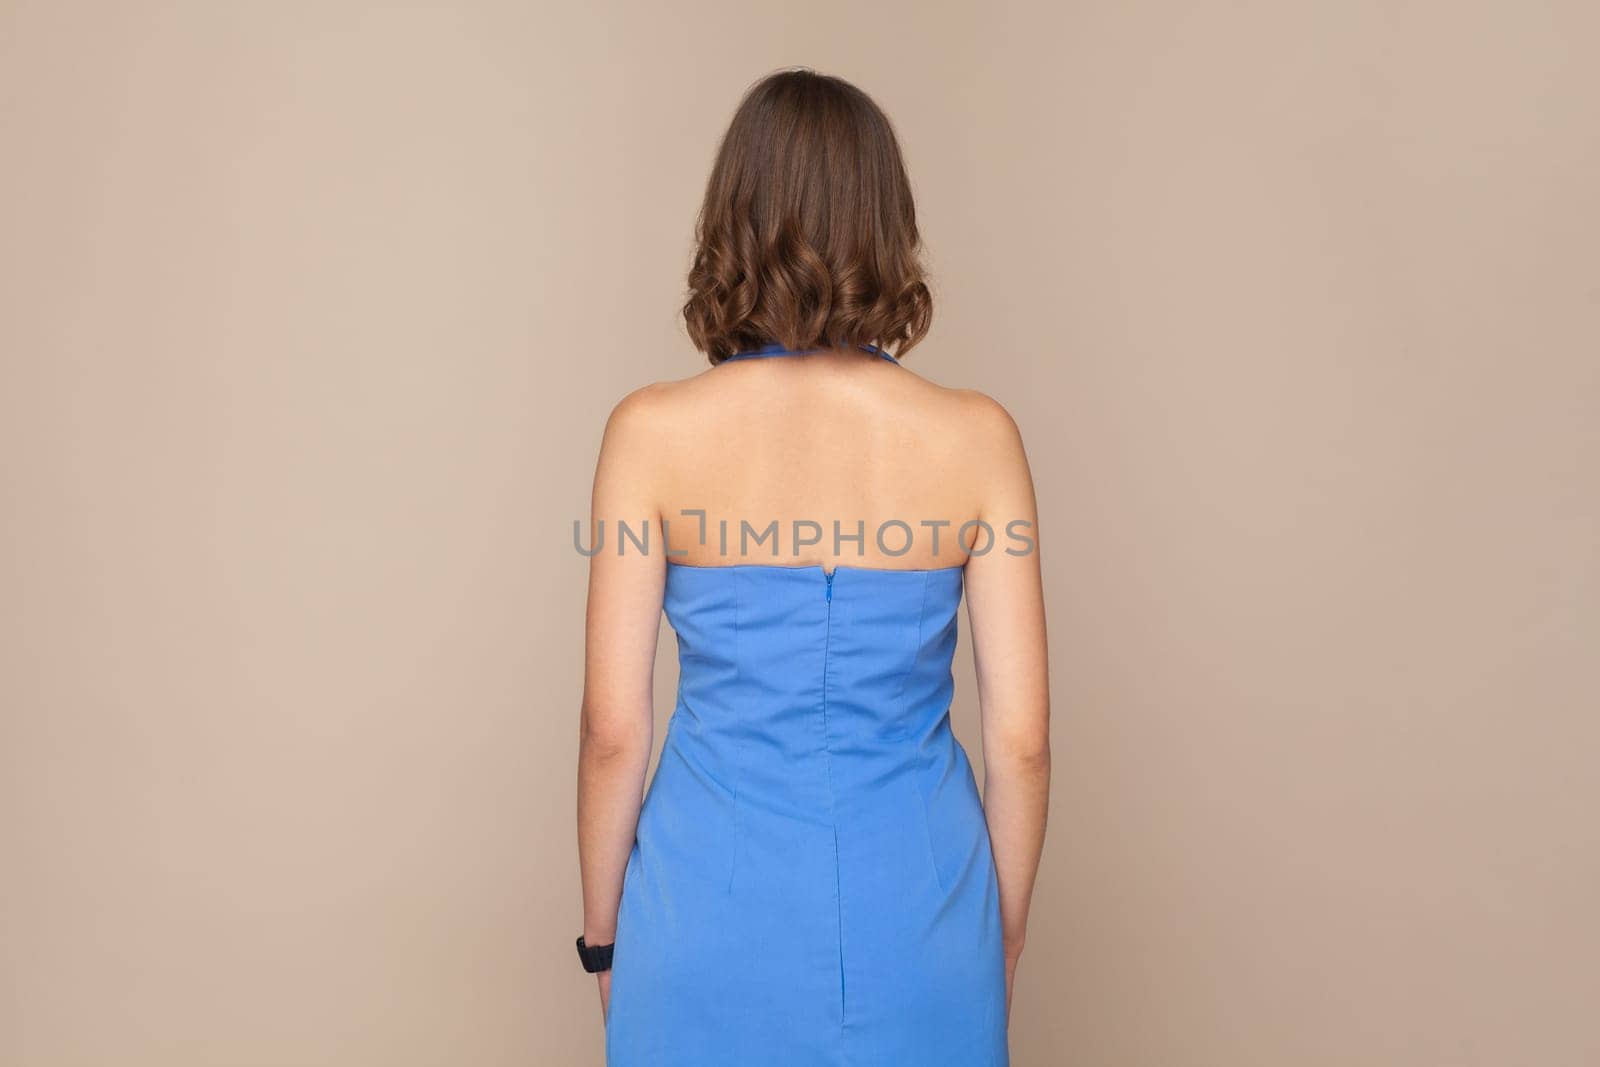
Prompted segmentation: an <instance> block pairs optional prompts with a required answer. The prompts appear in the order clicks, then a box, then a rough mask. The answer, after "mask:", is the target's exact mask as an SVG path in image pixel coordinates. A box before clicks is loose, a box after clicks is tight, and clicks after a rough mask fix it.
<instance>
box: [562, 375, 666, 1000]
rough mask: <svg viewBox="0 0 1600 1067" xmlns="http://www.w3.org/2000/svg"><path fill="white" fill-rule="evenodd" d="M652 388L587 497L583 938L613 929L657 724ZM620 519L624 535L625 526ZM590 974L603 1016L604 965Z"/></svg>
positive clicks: (613, 442) (609, 440)
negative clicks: (597, 542)
mask: <svg viewBox="0 0 1600 1067" xmlns="http://www.w3.org/2000/svg"><path fill="white" fill-rule="evenodd" d="M650 392H651V390H650V389H648V388H647V389H644V390H640V391H639V392H636V393H633V394H631V395H630V396H628V397H627V398H626V399H624V400H623V401H622V402H621V403H620V404H618V405H617V407H616V409H615V410H614V411H613V412H612V413H611V418H610V419H609V420H608V421H607V422H606V430H605V437H604V439H603V441H602V443H601V446H600V460H599V463H598V465H597V467H596V469H595V479H594V494H593V500H592V505H591V516H590V527H589V529H590V536H591V537H595V538H600V539H601V541H602V544H601V548H600V550H599V551H598V552H596V553H595V555H593V556H592V557H591V558H590V560H589V605H588V611H587V622H586V626H585V652H584V675H583V706H582V712H581V716H580V719H579V730H578V864H579V867H580V869H581V871H582V877H583V938H584V942H585V943H586V944H590V945H606V944H610V943H612V942H613V941H614V940H615V937H616V929H617V908H618V906H619V904H620V903H621V899H622V878H623V873H624V872H625V871H626V869H627V865H628V856H629V853H630V852H631V851H632V849H633V842H634V834H635V831H636V830H637V828H638V821H639V808H640V805H641V803H642V802H643V798H644V782H645V772H646V770H647V769H648V766H649V762H650V746H651V743H652V734H653V730H654V718H653V708H652V692H653V689H654V674H655V655H656V641H657V638H658V636H659V633H660V626H661V598H662V589H663V584H664V581H665V577H666V569H665V567H666V558H665V545H663V544H662V542H661V522H660V512H659V509H658V507H657V505H656V502H655V493H654V487H653V485H652V464H653V452H654V450H653V448H652V445H651V441H650V438H651V437H652V436H653V435H652V433H651V426H650V423H651V412H650V406H651V398H650ZM620 523H625V524H626V525H627V526H628V530H629V533H631V535H632V536H631V537H628V536H624V535H623V530H622V529H621V527H620V525H619V524H620ZM602 524H603V525H602ZM602 529H603V530H604V534H603V535H602V534H601V530H602ZM646 538H648V540H646ZM637 541H643V542H644V544H645V545H647V546H648V550H647V551H642V550H641V549H640V548H639V546H638V544H637ZM591 545H592V543H591ZM596 977H597V978H598V980H599V991H600V1007H601V1013H602V1017H604V1015H605V1013H606V1012H607V1011H609V1008H610V992H611V972H610V971H602V972H600V973H599V974H598V975H597V976H596Z"/></svg>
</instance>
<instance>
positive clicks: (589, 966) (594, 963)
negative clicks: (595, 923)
mask: <svg viewBox="0 0 1600 1067" xmlns="http://www.w3.org/2000/svg"><path fill="white" fill-rule="evenodd" d="M615 947H616V942H612V943H611V944H609V945H586V944H584V943H583V936H582V935H581V934H580V935H579V936H578V958H579V959H580V960H582V961H583V969H584V970H586V971H588V972H589V973H590V974H594V973H595V972H597V971H609V970H610V969H611V950H612V949H613V948H615Z"/></svg>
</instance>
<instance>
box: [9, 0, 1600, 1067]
mask: <svg viewBox="0 0 1600 1067" xmlns="http://www.w3.org/2000/svg"><path fill="white" fill-rule="evenodd" d="M1597 35H1600V15H1597V13H1596V8H1595V6H1594V5H1593V4H1587V3H1582V2H1578V0H1573V2H1567V3H1539V2H1513V0H1502V2H1499V3H1445V2H1443V0H1437V2H1425V3H1405V4H1399V3H1384V2H1378V0H1358V2H1353V3H1352V2H1343V0H1339V2H1336V0H1322V2H1320V3H1305V2H1295V3H1265V2H1261V3H1226V4H1225V3H1217V2H1206V3H1180V2H1177V0H1169V2H1167V3H1149V2H1137V3H1128V2H1122V0H1118V2H1112V0H1101V2H1094V3H1064V4H1038V5H1033V6H1020V5H1018V6H1012V5H1006V4H999V5H996V4H977V3H969V4H964V5H957V4H937V5H935V4H912V3H883V4H868V5H862V4H846V3H834V2H814V3H807V4H792V5H778V4H734V3H723V4H713V3H688V4H644V3H639V4H635V5H632V6H628V7H616V6H598V7H596V6H588V5H578V4H561V5H556V4H540V3H532V4H530V3H509V2H503V3H491V2H483V0H479V2H464V0H453V2H450V3H443V2H441V3H437V4H405V5H392V4H377V3H366V4H364V3H354V2H349V0H335V2H329V0H319V2H317V3H301V2H294V3H272V4H267V3H212V2H199V0H191V2H187V3H162V4H145V5H134V4H118V3H109V2H100V3H80V2H71V0H67V2H62V0H53V2H48V3H46V2H42V0H39V2H19V0H6V2H4V3H0V356H3V361H4V362H3V380H0V484H3V490H4V497H3V508H4V511H3V522H0V537H3V546H4V571H3V575H0V686H3V690H0V707H3V719H0V1063H3V1064H4V1065H5V1067H91V1065H92V1067H100V1065H105V1067H146V1065H148V1067H246V1065H251V1067H322V1065H328V1067H333V1065H338V1067H435V1065H438V1067H445V1065H449V1067H455V1065H467V1067H498V1065H507V1067H509V1065H518V1067H525V1065H528V1064H560V1065H574V1067H588V1065H598V1064H599V1063H600V1061H601V1055H602V1054H601V1044H602V1032H601V1020H600V1010H599V1005H598V1001H597V998H596V995H595V989H594V981H593V979H591V978H589V977H587V976H586V975H584V974H583V973H582V972H581V971H580V969H579V967H578V961H577V959H576V956H575V954H574V952H573V950H572V941H573V938H574V937H575V936H576V934H577V932H578V928H579V922H580V906H579V893H578V875H577V862H576V846H575V831H574V815H573V806H574V777H575V752H576V739H577V721H578V720H577V716H578V699H579V683H580V666H581V658H582V615H583V597H584V583H585V573H586V568H585V564H584V562H583V560H582V559H581V558H580V557H579V556H578V554H577V553H576V552H575V551H574V549H573V532H572V523H573V521H574V520H575V519H577V518H578V517H580V516H583V515H585V514H586V509H587V504H588V490H589V483H590V478H591V476H592V472H593V462H594V456H595V451H596V448H597V446H598V443H599V434H600V430H601V427H602V423H603V421H604V418H605V416H606V414H607V412H608V411H609V409H610V407H611V405H612V404H613V403H614V402H615V401H616V400H617V399H618V398H619V397H620V396H621V395H622V394H623V393H625V392H626V391H628V390H629V389H631V388H633V387H635V386H637V385H639V384H642V383H644V382H646V381H649V380H655V379H660V378H673V377H682V376H686V375H689V374H692V373H695V372H696V371H698V370H699V369H700V367H701V366H702V362H701V359H700V357H699V356H698V355H697V354H696V353H695V352H694V351H692V349H691V348H690V346H689V344H688V342H687V340H686V339H685V336H684V334H683V331H682V329H681V327H680V325H679V323H678V320H677V309H678V306H679V303H680V302H681V299H682V295H683V285H684V282H683V277H684V271H685V268H686V265H687V259H688V254H689V247H690V244H689V243H690V233H691V225H692V222H693V215H694V211H695V208H696V207H697V203H698V197H699V195H700V192H701V189H702V184H703V181H704V179H705V176H706V172H707V169H708V167H709V165H710V162H711V157H712V152H713V149H714V147H715V142H716V139H717V137H718V136H719V135H720V133H721V132H722V129H723V128H724V126H725V124H726V122H727V120H728V118H729V117H730V115H731V114H732V110H733V107H734V105H735V103H736V102H737V99H738V97H739V94H740V93H741V92H743V90H744V89H745V88H746V86H748V85H749V84H750V83H751V82H752V81H754V80H755V79H756V78H758V77H760V76H761V75H763V74H765V73H768V72H769V71H771V70H773V69H775V68H778V67H781V66H787V65H797V64H804V65H810V66H813V67H816V68H818V69H820V70H823V71H826V72H829V73H836V74H839V75H842V76H844V77H846V78H849V79H851V80H853V81H855V82H856V83H857V84H859V85H860V86H861V87H862V88H864V89H865V90H866V91H867V92H869V93H871V94H873V95H874V96H875V97H876V98H877V99H878V100H879V101H880V102H881V103H882V104H883V106H884V107H885V109H886V110H887V111H888V113H889V114H890V115H891V116H892V118H893V119H894V121H895V122H896V124H897V127H898V130H899V133H900V136H901V138H902V140H903V142H904V146H905V150H906V154H907V157H908V163H909V166H910V169H911V174H912V178H913V181H914V182H915V187H916V192H917V195H918V198H919V200H918V206H919V209H920V213H921V214H920V217H921V221H922V223H923V228H924V233H925V237H926V239H927V243H928V247H929V262H930V266H931V268H932V273H933V284H934V293H935V300H936V312H935V322H934V330H933V333H932V335H931V337H930V339H929V340H928V341H927V343H926V344H925V345H924V346H923V347H922V348H921V349H920V350H918V351H917V352H916V353H914V355H913V356H912V363H913V365H914V366H915V367H916V369H917V370H919V371H920V372H922V373H924V374H927V375H930V376H932V377H933V378H935V379H937V380H940V381H942V382H945V383H948V384H953V385H962V386H969V387H974V388H979V389H982V390H984V391H985V392H988V393H990V394H991V395H993V396H995V397H997V398H998V399H1000V400H1001V401H1002V402H1003V403H1005V404H1006V405H1008V406H1009V408H1010V409H1011V411H1012V412H1013V413H1014V414H1015V416H1016V418H1017V421H1018V422H1019V424H1020V425H1021V427H1022V430H1023V433H1024V435H1025V438H1026V441H1027V444H1028V447H1029V451H1030V455H1031V458H1032V462H1033V467H1034V473H1035V476H1036V478H1037V482H1038V491H1039V497H1040V501H1041V510H1042V524H1041V528H1042V532H1043V549H1044V552H1045V556H1044V566H1045V575H1046V580H1047V582H1048V591H1049V597H1050V601H1049V606H1050V637H1051V648H1052V654H1053V659H1052V671H1053V680H1054V697H1055V702H1054V735H1053V736H1054V750H1055V755H1056V760H1055V793H1054V799H1053V807H1052V815H1051V821H1050V831H1049V840H1048V843H1047V846H1046V853H1045V858H1044V863H1043V867H1042V871H1041V875H1040V883H1039V888H1038V895H1037V899H1036V904H1035V907H1034V911H1033V921H1032V926H1031V928H1030V937H1029V942H1028V949H1027V953H1026V955H1025V956H1024V958H1023V962H1022V965H1021V968H1020V971H1019V977H1018V985H1017V991H1018V992H1017V997H1018V1000H1017V1003H1016V1005H1015V1009H1014V1014H1013V1026H1012V1047H1013V1052H1014V1059H1015V1062H1016V1063H1017V1064H1018V1065H1019V1067H1053V1065H1058V1064H1059V1065H1074V1067H1076V1065H1083V1067H1285V1065H1293V1067H1506V1065H1509V1064H1516V1065H1533V1067H1592V1065H1593V1064H1595V1063H1597V1062H1600V1014H1597V1013H1596V1011H1595V997H1596V993H1597V989H1600V914H1597V911H1596V909H1595V903H1596V900H1597V899H1600V829H1597V826H1600V823H1597V820H1596V818H1595V812H1596V811H1597V810H1600V773H1597V771H1596V759H1597V753H1600V714H1597V712H1600V562H1597V555H1600V550H1597V545H1600V306H1597V305H1600V281H1597V277H1600V252H1597V250H1600V214H1597V206H1596V204H1597V201H1596V191H1597V190H1600V123H1597V122H1596V101H1597V99H1600V65H1597V64H1596V63H1595V62H1594V59H1595V56H1594V42H1595V40H1596V39H1597ZM965 625H966V621H965V616H964V615H963V617H962V626H963V630H965ZM958 664H960V673H959V674H958V679H957V681H958V691H957V698H956V705H955V709H954V716H955V722H956V729H957V734H958V736H960V737H961V738H962V739H963V741H964V743H965V744H966V745H967V746H968V748H969V750H970V751H971V753H972V754H973V756H974V759H975V761H976V760H977V759H978V757H979V756H980V755H981V745H980V744H979V738H978V731H977V726H978V720H977V708H976V706H975V699H974V687H973V684H972V677H971V672H970V660H969V657H968V655H967V651H966V648H965V642H963V649H962V651H961V654H960V655H959V657H958ZM674 681H675V666H674V658H673V644H672V639H671V633H670V631H669V630H667V629H666V628H665V627H663V637H662V656H661V666H660V670H659V691H658V704H657V723H658V730H657V737H656V740H657V744H658V745H659V743H660V727H661V725H662V724H663V723H664V722H665V718H666V715H667V714H668V712H670V710H671V707H672V700H671V698H672V694H673V691H674ZM732 965H734V966H737V961H734V962H733V964H732Z"/></svg>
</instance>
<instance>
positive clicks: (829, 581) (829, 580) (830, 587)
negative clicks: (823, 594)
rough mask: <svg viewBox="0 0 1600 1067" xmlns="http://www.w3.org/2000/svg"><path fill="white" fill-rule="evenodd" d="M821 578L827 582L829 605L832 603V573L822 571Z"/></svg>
mask: <svg viewBox="0 0 1600 1067" xmlns="http://www.w3.org/2000/svg"><path fill="white" fill-rule="evenodd" d="M822 577H823V578H825V579H827V582H828V601H829V603H832V602H833V573H832V572H831V571H823V572H822Z"/></svg>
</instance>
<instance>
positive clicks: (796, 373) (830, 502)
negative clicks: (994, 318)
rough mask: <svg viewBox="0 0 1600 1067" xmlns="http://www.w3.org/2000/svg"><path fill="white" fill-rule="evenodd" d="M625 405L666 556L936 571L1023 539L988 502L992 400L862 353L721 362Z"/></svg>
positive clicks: (712, 562)
mask: <svg viewBox="0 0 1600 1067" xmlns="http://www.w3.org/2000/svg"><path fill="white" fill-rule="evenodd" d="M638 399H639V400H641V401H643V402H645V403H647V404H648V406H649V407H650V409H651V412H650V415H649V417H648V418H649V421H650V422H651V423H652V424H653V425H654V429H655V432H653V433H651V434H650V435H649V436H650V437H651V439H652V440H653V441H654V442H655V443H656V446H655V448H654V449H653V452H654V455H653V457H652V459H651V462H650V464H649V466H650V468H651V469H650V471H649V474H648V480H649V488H650V493H651V495H652V496H653V498H654V502H655V512H656V515H657V516H658V517H659V518H660V519H661V520H664V522H665V528H666V533H667V542H668V556H669V560H668V561H669V562H671V563H677V564H685V565H692V566H719V565H727V564H748V563H769V564H787V565H794V566H802V565H821V566H823V567H824V568H825V569H829V570H831V569H833V568H834V567H836V566H839V565H841V564H842V565H845V566H871V567H882V568H890V569H935V568H942V567H958V566H961V565H962V564H964V563H965V562H966V560H967V554H968V550H969V549H972V548H973V547H974V546H977V548H978V549H979V550H980V551H982V550H984V549H985V546H986V545H987V546H988V549H989V550H990V551H994V550H1004V549H1005V548H1007V547H1009V548H1012V549H1019V548H1021V547H1024V546H1025V542H1024V541H1023V540H1022V538H1023V537H1029V538H1031V529H1028V528H1026V527H1023V526H1017V525H1011V526H1010V529H1009V530H1008V529H1007V527H1008V525H1009V524H1012V523H1013V522H1014V520H1017V519H1021V520H1023V521H1024V522H1028V521H1030V520H1031V519H1032V515H1031V513H1028V514H1021V515H1004V516H1001V515H998V514H994V513H993V512H992V511H991V510H990V508H989V505H991V504H992V503H994V501H992V500H991V498H990V496H989V495H988V494H987V489H988V487H989V485H991V484H992V482H993V481H994V479H993V474H994V466H993V464H994V462H995V461H996V459H997V455H996V451H997V450H1000V449H1004V447H1005V437H1006V431H1007V429H1008V428H1009V421H1010V420H1009V418H1007V417H1006V416H1005V414H1004V412H1003V411H1002V410H1001V409H1000V408H999V406H998V405H996V404H995V403H994V401H992V400H990V399H989V398H988V397H985V396H983V395H982V394H979V393H974V392H970V391H965V390H952V389H946V388H943V387H941V386H938V385H935V384H933V383H931V382H929V381H927V380H926V379H924V378H922V377H920V376H919V375H917V374H916V373H915V372H913V371H911V370H910V369H909V368H906V367H902V366H900V365H898V364H896V363H894V362H893V361H891V360H887V359H884V358H882V357H879V356H877V355H874V354H873V353H871V352H865V351H851V350H844V351H822V352H816V353H807V354H787V353H786V354H783V355H780V356H774V357H770V358H758V359H749V360H741V361H733V362H728V363H723V364H721V365H718V366H716V367H713V368H711V369H709V370H707V371H705V372H703V373H701V374H699V375H697V376H695V377H693V378H689V379H686V380H683V381H679V382H672V383H667V384H663V385H657V386H653V387H650V388H649V389H647V390H645V391H643V393H642V394H640V395H638ZM985 524H987V525H985Z"/></svg>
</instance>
